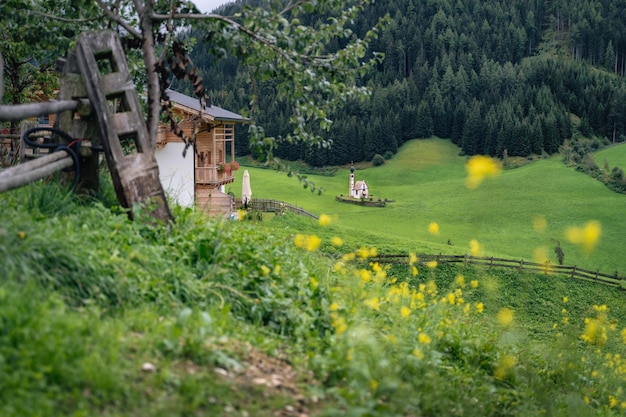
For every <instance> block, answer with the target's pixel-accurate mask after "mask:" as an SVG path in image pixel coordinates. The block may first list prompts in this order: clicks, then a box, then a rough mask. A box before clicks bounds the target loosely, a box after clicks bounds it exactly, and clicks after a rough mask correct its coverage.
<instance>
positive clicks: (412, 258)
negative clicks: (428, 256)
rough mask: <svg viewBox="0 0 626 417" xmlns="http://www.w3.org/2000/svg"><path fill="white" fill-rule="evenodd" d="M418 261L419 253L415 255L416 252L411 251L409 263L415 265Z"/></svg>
mask: <svg viewBox="0 0 626 417" xmlns="http://www.w3.org/2000/svg"><path fill="white" fill-rule="evenodd" d="M417 261H419V258H418V257H417V255H415V254H414V253H410V254H409V265H413V264H415V263H416V262H417Z"/></svg>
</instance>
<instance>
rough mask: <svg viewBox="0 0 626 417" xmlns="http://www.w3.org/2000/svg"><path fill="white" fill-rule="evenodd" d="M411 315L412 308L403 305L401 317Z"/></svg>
mask: <svg viewBox="0 0 626 417" xmlns="http://www.w3.org/2000/svg"><path fill="white" fill-rule="evenodd" d="M410 315H411V309H410V308H408V307H406V306H402V308H400V317H409V316H410Z"/></svg>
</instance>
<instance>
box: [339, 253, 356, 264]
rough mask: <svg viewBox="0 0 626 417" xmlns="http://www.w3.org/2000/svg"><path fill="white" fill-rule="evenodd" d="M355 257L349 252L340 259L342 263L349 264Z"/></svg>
mask: <svg viewBox="0 0 626 417" xmlns="http://www.w3.org/2000/svg"><path fill="white" fill-rule="evenodd" d="M355 257H356V255H355V253H354V252H350V253H346V254H345V255H343V256H342V257H341V260H342V261H344V262H350V261H354V258H355Z"/></svg>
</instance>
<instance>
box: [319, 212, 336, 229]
mask: <svg viewBox="0 0 626 417" xmlns="http://www.w3.org/2000/svg"><path fill="white" fill-rule="evenodd" d="M332 220H333V219H332V218H331V217H330V216H329V215H328V214H320V218H319V223H320V226H322V227H326V226H328V225H329V224H330V223H331V222H332Z"/></svg>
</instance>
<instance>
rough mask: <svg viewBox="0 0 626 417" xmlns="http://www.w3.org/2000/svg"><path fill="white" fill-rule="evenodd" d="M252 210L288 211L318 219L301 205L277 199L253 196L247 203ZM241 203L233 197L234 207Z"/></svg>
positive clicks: (268, 211)
mask: <svg viewBox="0 0 626 417" xmlns="http://www.w3.org/2000/svg"><path fill="white" fill-rule="evenodd" d="M248 205H249V207H251V208H252V209H254V210H258V211H262V212H264V213H275V212H280V211H288V212H290V213H294V214H297V215H300V216H307V217H312V218H314V219H319V216H318V215H316V214H313V213H311V212H308V211H306V210H305V209H303V208H301V207H297V206H294V205H291V204H289V203H285V202H284V201H279V200H268V199H264V198H253V199H251V200H250V203H249V204H248ZM241 206H243V203H242V201H241V199H240V198H237V199H235V207H241Z"/></svg>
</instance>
